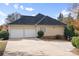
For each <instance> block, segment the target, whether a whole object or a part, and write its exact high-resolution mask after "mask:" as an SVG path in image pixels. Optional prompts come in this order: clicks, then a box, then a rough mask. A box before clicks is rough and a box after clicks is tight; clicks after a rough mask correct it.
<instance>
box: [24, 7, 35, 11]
mask: <svg viewBox="0 0 79 59" xmlns="http://www.w3.org/2000/svg"><path fill="white" fill-rule="evenodd" d="M25 10H27V11H33V10H34V9H33V8H31V7H30V8H29V7H27V8H25Z"/></svg>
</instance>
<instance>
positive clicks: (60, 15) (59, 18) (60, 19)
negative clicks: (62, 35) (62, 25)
mask: <svg viewBox="0 0 79 59" xmlns="http://www.w3.org/2000/svg"><path fill="white" fill-rule="evenodd" d="M58 20H59V21H63V14H62V13H60V14H59V17H58Z"/></svg>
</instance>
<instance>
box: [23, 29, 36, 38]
mask: <svg viewBox="0 0 79 59" xmlns="http://www.w3.org/2000/svg"><path fill="white" fill-rule="evenodd" d="M24 37H36V32H35V29H25V34H24Z"/></svg>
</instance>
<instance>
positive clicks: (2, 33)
mask: <svg viewBox="0 0 79 59" xmlns="http://www.w3.org/2000/svg"><path fill="white" fill-rule="evenodd" d="M0 38H3V40H7V39H9V33H8V31H0Z"/></svg>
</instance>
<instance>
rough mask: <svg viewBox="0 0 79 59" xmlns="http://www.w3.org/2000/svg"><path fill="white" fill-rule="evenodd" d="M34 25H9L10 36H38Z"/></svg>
mask: <svg viewBox="0 0 79 59" xmlns="http://www.w3.org/2000/svg"><path fill="white" fill-rule="evenodd" d="M35 30H36V29H35V28H34V27H30V26H26V27H25V26H15V25H14V26H12V25H11V26H9V34H10V36H9V37H10V38H26V37H36V32H35Z"/></svg>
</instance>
